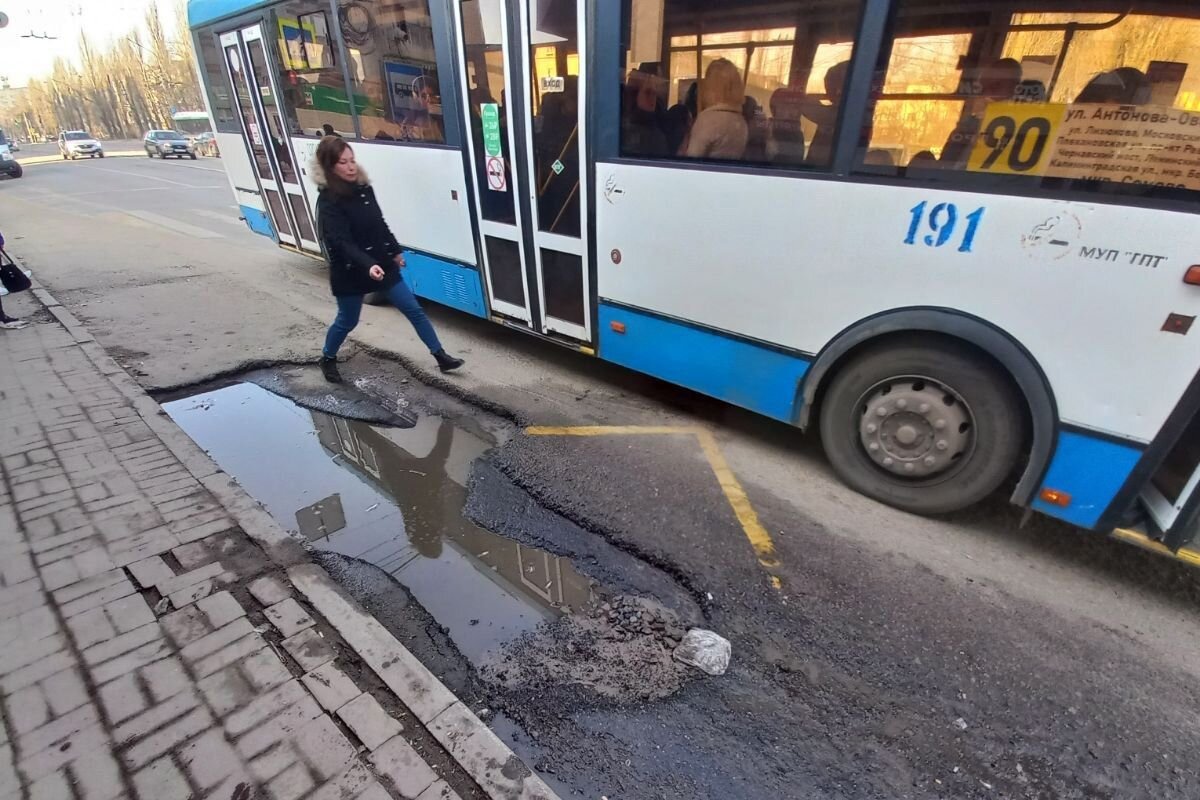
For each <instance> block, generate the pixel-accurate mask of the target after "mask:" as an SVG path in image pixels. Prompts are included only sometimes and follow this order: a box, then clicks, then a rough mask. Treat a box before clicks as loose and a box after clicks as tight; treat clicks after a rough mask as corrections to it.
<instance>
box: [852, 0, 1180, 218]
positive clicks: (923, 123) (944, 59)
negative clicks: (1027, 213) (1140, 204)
mask: <svg viewBox="0 0 1200 800" xmlns="http://www.w3.org/2000/svg"><path fill="white" fill-rule="evenodd" d="M1037 5H1038V4H1037V3H1036V2H1034V3H1028V4H1026V5H1024V6H1022V7H1021V11H1020V12H1016V13H1012V14H1011V15H1008V16H1000V15H996V14H992V15H982V14H981V15H979V16H978V17H976V18H975V24H974V25H967V26H965V27H964V24H963V22H964V20H965V19H969V18H966V17H963V16H962V15H961V14H958V12H957V11H946V10H944V9H942V8H941V7H939V6H938V5H937V4H935V3H933V2H932V0H899V3H898V8H897V10H896V14H895V15H894V17H893V21H892V29H891V31H890V35H889V37H888V40H887V42H886V43H885V47H884V48H883V51H882V53H881V56H880V63H879V73H880V76H881V79H880V81H879V83H880V86H879V91H878V93H877V95H876V96H875V98H874V104H873V109H872V110H871V113H870V114H869V116H868V120H869V121H868V123H867V129H866V130H865V131H864V132H863V137H862V141H863V144H862V146H861V147H860V150H859V154H858V165H857V168H856V169H857V170H858V171H860V172H865V173H871V174H897V173H899V174H901V175H904V176H906V177H909V178H914V179H921V180H934V181H939V182H955V183H960V184H970V185H981V184H982V185H994V184H995V183H996V182H997V181H1006V182H1007V181H1014V180H1016V181H1019V182H1023V183H1024V185H1027V186H1029V187H1030V188H1031V189H1043V190H1074V191H1097V192H1108V193H1133V194H1155V193H1160V192H1162V193H1165V194H1166V195H1168V196H1171V197H1179V198H1191V199H1195V198H1196V197H1197V195H1196V194H1195V192H1197V191H1200V126H1189V125H1186V124H1182V123H1181V120H1182V121H1183V123H1186V121H1187V120H1190V119H1192V118H1194V117H1195V115H1196V114H1197V112H1200V47H1198V46H1197V44H1196V43H1197V42H1200V9H1198V8H1197V7H1196V4H1195V3H1192V2H1188V1H1187V0H1173V2H1151V0H1134V2H1132V3H1130V4H1128V5H1129V6H1130V8H1129V13H1120V12H1114V11H1112V10H1111V8H1112V6H1111V4H1106V3H1104V2H1102V0H1072V2H1066V3H1064V2H1053V3H1050V2H1047V3H1046V7H1047V8H1048V9H1052V10H1047V11H1039V10H1038V7H1037ZM948 31H949V32H948ZM1068 34H1069V35H1068ZM1181 137H1182V138H1181ZM1176 144H1178V145H1179V146H1178V147H1175V145H1176ZM881 153H887V154H888V155H889V156H890V157H891V163H892V165H894V166H892V167H890V168H889V167H885V166H881V165H883V164H884V163H885V162H884V161H882V159H881V157H880V155H879V154H881Z"/></svg>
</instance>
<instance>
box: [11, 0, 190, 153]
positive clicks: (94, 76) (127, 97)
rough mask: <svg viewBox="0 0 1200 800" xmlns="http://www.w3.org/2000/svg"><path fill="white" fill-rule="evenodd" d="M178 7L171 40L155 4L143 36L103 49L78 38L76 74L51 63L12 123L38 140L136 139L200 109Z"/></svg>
mask: <svg viewBox="0 0 1200 800" xmlns="http://www.w3.org/2000/svg"><path fill="white" fill-rule="evenodd" d="M176 2H177V6H176V22H177V24H176V26H175V29H174V30H173V31H171V32H170V34H168V32H167V29H166V27H165V26H164V24H163V20H162V17H161V15H160V14H159V11H158V7H157V5H151V6H150V8H149V10H147V12H146V16H145V20H144V25H143V29H141V30H139V29H131V30H130V31H129V32H128V33H127V34H125V35H123V36H120V37H118V38H117V39H115V40H113V41H111V42H110V43H109V44H108V46H107V47H106V48H103V49H101V48H99V47H97V46H96V45H95V43H94V42H93V41H92V40H91V39H89V38H88V36H87V35H86V34H84V35H81V36H80V38H79V55H78V65H79V66H78V68H76V67H75V66H74V65H72V64H69V63H68V62H66V61H64V60H62V59H58V60H56V61H55V63H54V65H53V68H52V69H51V72H50V75H48V76H46V77H44V78H38V79H33V80H31V81H30V82H29V86H28V91H27V92H26V97H25V102H24V105H23V107H19V108H18V109H17V116H18V117H22V116H23V117H24V118H25V119H26V120H27V121H28V124H29V125H30V126H31V127H34V128H36V133H38V134H42V135H46V134H53V133H55V132H56V131H58V130H62V129H73V128H86V129H88V130H91V131H92V132H93V133H95V134H97V135H99V136H104V137H110V138H133V137H138V136H140V135H141V133H142V132H143V131H145V130H147V129H149V128H159V127H170V125H171V109H172V107H176V108H180V109H188V110H192V109H197V108H202V107H203V105H202V99H201V93H200V92H201V90H200V85H199V82H198V81H197V79H196V74H195V70H194V69H193V66H192V65H193V63H194V55H193V47H192V39H191V34H190V33H189V32H188V30H187V12H186V6H185V4H184V3H183V2H179V0H176Z"/></svg>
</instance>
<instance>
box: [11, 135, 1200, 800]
mask: <svg viewBox="0 0 1200 800" xmlns="http://www.w3.org/2000/svg"><path fill="white" fill-rule="evenodd" d="M0 225H3V231H4V234H5V236H6V237H7V238H8V239H9V241H10V242H11V246H12V248H13V249H14V250H15V251H16V252H17V253H18V254H20V255H22V256H24V257H25V258H26V259H27V262H28V263H29V265H30V266H31V267H33V269H34V270H35V271H36V272H37V274H38V277H39V278H40V279H41V280H42V281H43V282H44V283H46V284H47V285H48V286H49V287H50V288H51V290H52V291H54V293H55V294H56V295H57V296H58V298H59V299H60V301H62V302H63V303H64V304H65V305H67V306H68V307H69V308H71V309H72V310H73V311H74V312H75V313H76V314H77V315H78V316H79V317H80V318H81V319H83V320H84V322H85V323H86V324H88V325H89V327H90V328H91V329H92V331H93V332H94V333H95V334H96V335H97V337H98V338H99V339H100V341H101V343H102V344H104V345H105V346H106V347H107V348H109V349H110V350H111V351H112V352H114V354H115V355H116V356H117V357H118V358H119V359H120V360H121V361H122V363H123V364H125V365H126V366H127V367H128V368H129V369H131V370H132V371H133V372H134V374H135V375H137V376H138V377H139V379H140V380H141V381H142V383H143V385H145V386H146V387H147V388H148V389H152V390H159V391H161V390H167V389H173V388H175V389H177V388H180V387H188V386H193V385H197V384H200V383H202V382H204V381H207V380H210V379H212V378H214V377H217V376H222V375H228V374H235V373H237V372H238V371H241V370H244V369H246V368H247V367H249V366H253V365H271V364H277V363H280V362H286V363H311V362H312V360H313V358H314V356H315V355H316V351H317V348H318V346H319V341H320V338H321V336H322V334H323V330H324V326H325V324H326V321H327V319H328V318H329V317H330V315H331V311H332V308H331V307H332V303H331V302H330V299H329V298H328V294H327V290H326V288H325V285H324V276H323V267H322V265H320V264H318V263H316V262H312V261H309V260H306V259H303V258H299V257H295V256H292V255H289V254H287V253H284V252H281V251H279V250H277V249H276V248H275V247H274V246H273V245H272V244H271V243H270V242H269V241H267V240H265V239H262V238H260V237H257V236H254V235H253V234H250V233H248V232H246V231H245V230H244V228H242V227H241V224H240V223H238V222H237V220H236V210H235V208H234V205H233V199H232V193H231V191H230V190H229V188H228V185H227V183H226V181H225V179H224V176H223V174H222V173H221V172H220V171H219V162H208V161H203V160H202V161H200V162H195V163H193V162H161V161H158V160H154V161H151V160H149V159H120V160H106V161H104V162H100V161H98V160H97V161H90V162H89V161H84V162H77V163H52V164H43V165H36V166H33V167H31V168H30V169H29V170H28V171H27V172H26V176H25V177H24V178H22V179H21V180H19V181H6V182H3V183H0ZM402 225H403V223H402V221H401V222H400V223H399V224H398V225H397V226H396V227H398V228H399V229H400V231H401V238H403V235H402ZM6 306H7V304H6ZM431 316H432V317H433V318H434V320H435V323H436V324H437V325H438V328H439V331H440V333H441V334H442V338H443V340H444V341H445V342H446V344H447V346H448V348H450V349H451V350H453V351H455V352H460V353H463V354H464V355H466V357H467V358H468V367H467V370H466V372H465V373H464V374H463V375H462V376H461V377H457V378H455V379H454V380H453V381H452V382H442V383H439V384H438V385H439V386H441V387H443V388H445V389H446V390H447V391H449V392H451V393H454V394H464V393H465V394H469V395H470V396H471V397H474V398H481V399H482V400H485V401H486V402H487V404H488V405H489V407H490V408H491V409H492V410H493V411H496V412H500V413H501V415H502V416H505V417H509V418H515V419H518V420H521V421H523V422H528V423H537V424H543V425H574V424H590V425H697V424H699V425H703V426H706V427H709V428H710V429H711V430H713V431H714V433H715V435H716V436H717V439H718V442H719V445H720V448H721V450H722V452H723V453H724V455H725V457H726V458H727V459H728V461H729V463H730V465H731V467H732V469H733V471H734V472H735V473H736V474H737V475H738V476H739V478H740V479H741V481H742V483H743V484H744V485H745V487H746V491H747V493H748V495H749V498H750V500H751V502H752V503H753V505H754V506H755V508H756V509H757V511H758V514H759V515H760V517H761V519H762V521H763V524H764V527H765V528H766V530H767V531H768V532H769V534H770V535H771V536H772V537H773V538H774V540H775V544H776V546H777V548H778V551H779V556H780V561H781V566H780V568H779V571H778V574H779V577H780V578H781V580H782V588H781V589H780V590H778V591H777V590H775V589H773V588H772V587H771V586H770V584H769V583H768V581H767V580H766V575H765V573H764V572H763V570H762V569H761V567H760V566H759V565H758V563H757V561H756V559H755V557H754V554H753V552H752V550H751V549H750V547H749V544H748V542H747V541H746V538H745V535H744V533H743V531H742V529H741V526H740V524H739V522H738V520H737V519H736V518H735V517H734V515H733V514H732V512H731V510H730V507H729V504H728V502H727V501H726V499H725V497H724V496H723V495H722V494H721V492H720V491H719V489H718V487H717V485H716V482H715V479H714V478H713V474H712V471H711V468H710V466H709V464H708V463H707V462H706V460H705V458H704V456H703V453H702V452H701V451H700V449H699V448H698V446H697V445H696V443H695V442H694V441H691V440H689V439H688V438H687V437H649V436H632V437H630V436H624V437H598V438H561V437H525V436H521V435H514V436H513V437H512V438H511V439H510V440H509V441H508V442H507V443H506V444H503V445H501V446H500V447H498V448H497V449H496V450H494V451H493V452H492V453H491V454H490V455H489V456H488V457H487V458H486V459H485V460H484V461H483V462H481V463H480V464H478V465H477V466H476V471H475V478H474V481H473V483H472V491H471V493H470V496H469V497H468V500H467V509H468V513H469V515H470V516H471V517H472V518H473V519H475V520H477V521H479V522H480V523H482V524H483V525H484V527H487V528H489V529H491V530H493V531H496V532H499V533H503V534H505V535H507V536H510V537H513V538H516V539H517V540H518V541H522V542H525V543H528V544H534V545H538V546H541V547H544V548H546V549H548V550H551V551H553V552H555V553H558V554H562V555H567V556H571V557H573V558H574V559H575V562H576V564H577V566H578V567H579V568H580V569H581V570H582V571H584V572H587V573H589V574H591V575H593V577H596V578H598V579H600V580H602V582H603V583H604V584H605V585H607V586H609V587H613V588H615V589H616V590H622V589H631V590H632V589H635V588H637V587H642V588H643V590H644V587H645V581H644V579H643V578H644V575H645V573H646V572H647V570H650V571H652V573H653V574H654V575H655V576H658V577H657V578H656V580H659V581H660V583H662V584H664V585H663V586H662V590H661V592H662V594H663V595H671V596H672V597H675V596H679V595H683V596H687V597H690V598H692V600H693V601H694V602H695V604H696V608H697V610H698V611H697V613H698V614H700V616H701V618H702V619H703V623H704V624H705V625H707V626H709V627H711V628H712V629H714V630H716V631H718V632H720V633H722V634H724V635H725V636H727V637H728V638H730V639H731V640H732V642H733V647H734V667H733V668H732V670H731V671H730V673H729V674H727V675H726V676H724V677H722V678H718V679H704V680H693V681H690V682H688V683H687V684H686V685H685V686H683V687H682V688H680V689H679V690H678V691H677V692H676V693H675V694H673V695H671V696H670V697H668V698H666V699H660V700H655V701H652V702H651V701H638V702H627V703H626V702H615V701H612V700H611V699H608V700H604V699H600V698H596V697H591V696H588V695H587V694H586V693H584V694H582V695H581V694H580V693H579V692H577V691H574V690H573V689H572V687H570V686H564V685H563V684H562V683H561V682H556V681H555V680H553V678H552V677H546V678H545V679H544V680H536V681H531V682H530V683H529V685H527V686H525V687H518V688H516V689H512V690H510V691H504V692H501V691H498V690H496V689H495V688H494V687H490V686H488V685H486V684H485V683H482V682H480V681H479V680H478V678H477V676H473V675H472V672H471V670H469V669H467V668H465V667H464V666H463V664H462V663H461V659H459V658H457V657H456V655H455V654H454V653H453V652H452V648H447V646H446V645H445V643H444V642H438V643H436V644H433V645H430V646H429V647H426V648H424V649H423V650H422V652H423V653H425V654H426V655H427V657H428V658H429V660H430V663H431V665H432V666H433V667H434V668H435V671H438V672H439V673H440V674H443V675H447V676H448V680H450V682H451V683H452V685H453V686H454V688H456V690H458V691H460V692H463V693H464V694H465V695H467V696H469V697H471V698H472V699H473V700H476V701H478V702H479V703H487V704H490V706H491V707H492V708H500V709H502V710H503V711H505V712H506V714H507V715H508V717H509V718H512V719H514V720H516V724H517V726H518V730H516V731H515V732H512V731H510V732H509V734H510V735H512V736H515V737H516V738H518V739H520V740H522V742H523V747H525V748H527V751H531V752H533V754H534V755H535V758H536V760H537V761H538V762H539V766H541V767H548V768H549V769H552V770H553V771H554V778H555V779H556V780H557V781H559V783H560V785H562V786H565V787H567V788H573V789H577V790H579V791H580V792H581V793H582V794H583V795H584V796H590V797H595V796H598V795H599V794H607V795H608V796H609V797H622V798H657V797H668V796H669V797H696V798H708V797H712V798H745V800H752V799H754V800H757V798H764V797H786V798H810V797H814V798H815V797H845V798H876V797H878V798H897V797H921V798H926V797H929V798H933V797H1031V798H1033V797H1036V798H1052V797H1079V798H1134V797H1147V798H1150V797H1153V798H1194V797H1197V796H1200V768H1198V767H1197V765H1196V762H1195V758H1194V756H1195V753H1196V751H1197V745H1198V744H1200V725H1198V724H1197V721H1196V720H1197V719H1198V718H1200V713H1198V712H1200V697H1198V696H1197V692H1196V686H1197V685H1198V684H1197V680H1196V679H1197V677H1200V626H1198V625H1197V600H1198V598H1200V580H1197V574H1196V573H1195V572H1194V571H1190V570H1188V569H1186V568H1184V567H1182V566H1180V565H1178V564H1176V563H1174V562H1171V561H1168V560H1166V559H1162V558H1159V557H1156V556H1152V555H1149V554H1146V553H1143V552H1141V551H1138V550H1135V549H1133V548H1131V547H1129V546H1128V545H1123V544H1120V543H1117V542H1113V541H1109V540H1105V539H1103V538H1099V537H1095V536H1089V535H1086V534H1083V533H1080V532H1077V531H1074V530H1072V529H1069V528H1067V527H1066V526H1060V525H1057V524H1056V523H1053V522H1052V521H1049V520H1045V519H1034V520H1033V521H1032V522H1031V523H1030V524H1028V525H1026V526H1024V527H1022V526H1021V525H1020V524H1019V523H1020V517H1019V514H1018V513H1017V512H1016V511H1014V510H1013V509H1011V508H1010V507H1009V506H1008V505H1007V504H1006V503H1005V502H1004V501H1003V500H1002V499H996V500H993V501H990V502H987V503H985V504H983V505H982V506H980V507H978V508H976V509H973V510H971V511H969V512H965V513H963V514H959V515H955V516H953V517H951V518H944V519H937V520H930V519H921V518H916V517H912V516H910V515H906V514H902V513H899V512H896V511H893V510H891V509H887V508H883V507H881V506H879V505H877V504H875V503H872V502H870V501H868V500H865V499H863V498H861V497H859V496H857V495H855V494H853V493H852V492H850V491H849V490H847V489H845V488H844V487H842V486H840V485H839V484H838V483H837V482H836V481H835V480H834V479H833V478H832V477H831V475H830V473H829V470H828V468H827V466H826V465H825V462H824V460H823V456H822V455H821V452H820V448H819V444H818V443H817V442H816V441H815V440H814V439H812V438H811V437H810V438H805V437H802V436H800V435H799V434H798V433H796V432H795V431H792V430H791V429H789V428H787V427H785V426H782V425H778V424H775V423H772V422H769V421H766V420H762V419H760V418H758V417H755V416H754V415H751V414H746V413H743V412H740V411H737V410H734V409H730V408H728V407H725V406H722V405H720V404H718V403H714V402H711V401H708V400H706V399H704V398H701V397H698V396H696V395H693V394H691V393H688V392H686V391H682V390H678V389H675V388H672V387H669V386H666V385H664V384H661V383H659V382H657V381H653V380H650V379H646V378H643V377H640V376H636V375H633V374H632V373H629V372H626V371H624V370H620V369H617V368H612V367H609V366H607V365H604V364H602V363H598V362H596V361H594V360H589V359H586V358H584V357H582V356H579V355H576V354H573V353H568V352H565V351H562V350H560V349H558V348H555V347H553V346H550V345H546V344H543V343H541V342H537V341H534V340H531V339H529V338H528V337H522V336H520V335H519V334H515V333H512V332H509V331H505V330H503V329H500V328H498V327H496V326H493V325H490V324H488V323H483V322H479V321H475V320H470V319H466V318H464V317H462V316H461V315H458V314H455V313H453V312H449V311H445V310H441V309H432V310H431ZM358 336H359V339H360V341H361V343H362V344H365V345H368V346H370V347H371V348H375V349H376V350H377V351H378V352H380V353H383V354H384V355H386V356H389V357H394V358H396V359H399V360H400V363H401V364H403V365H405V366H406V367H409V368H410V370H409V371H412V370H415V371H416V374H417V375H418V376H423V375H424V374H425V373H424V372H423V371H424V370H427V369H428V368H429V366H430V364H429V363H427V362H428V356H427V354H422V353H421V352H420V346H419V343H416V342H415V339H414V337H412V336H411V333H410V331H409V329H408V328H407V327H406V325H405V323H404V322H403V320H401V319H399V318H398V317H397V316H396V315H395V312H394V311H391V310H390V309H368V313H367V314H366V315H365V317H364V323H363V325H362V326H361V327H360V329H359V331H358ZM347 371H349V372H351V373H354V372H356V371H359V372H362V373H363V374H366V373H371V374H373V375H375V376H376V377H378V378H379V380H381V381H382V383H383V385H384V386H391V388H392V390H394V391H395V392H397V393H402V392H408V391H410V389H409V388H406V386H405V385H402V384H401V383H400V382H399V381H400V380H402V379H403V377H406V376H407V375H408V372H406V371H405V370H402V369H401V368H400V367H397V366H396V365H395V364H389V363H388V362H386V361H383V362H380V361H376V360H368V359H367V358H366V356H365V354H360V355H358V356H356V357H355V358H354V359H353V360H352V361H351V363H350V364H349V365H348V367H347ZM389 382H390V383H389ZM438 394H439V392H437V391H431V392H429V397H427V398H426V401H427V402H429V403H432V404H434V405H436V404H437V402H438V401H437V395H438ZM447 403H451V401H449V400H447ZM456 413H459V414H469V413H470V412H463V411H461V410H459V411H458V412H456ZM476 413H477V414H478V415H479V416H481V417H482V416H487V415H486V414H483V412H476ZM667 582H669V583H670V585H669V586H666V585H665V584H666V583H667ZM381 592H382V590H379V591H376V592H375V595H376V596H378V595H380V594H381ZM377 599H378V597H377ZM397 605H403V603H400V604H397ZM376 608H377V609H378V611H379V613H380V614H382V615H384V616H386V615H387V614H388V613H389V612H388V608H389V605H388V602H386V600H385V599H380V600H379V603H378V604H377V606H376ZM397 613H399V612H397ZM422 623H424V620H422ZM418 649H420V648H418Z"/></svg>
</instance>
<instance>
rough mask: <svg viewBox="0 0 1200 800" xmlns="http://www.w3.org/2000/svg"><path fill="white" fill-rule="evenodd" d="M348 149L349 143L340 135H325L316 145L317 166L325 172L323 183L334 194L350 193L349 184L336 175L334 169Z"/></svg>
mask: <svg viewBox="0 0 1200 800" xmlns="http://www.w3.org/2000/svg"><path fill="white" fill-rule="evenodd" d="M349 149H350V145H349V144H348V143H347V142H346V140H345V139H343V138H342V137H340V136H325V137H323V138H322V139H321V142H320V144H318V145H317V166H319V167H320V168H321V172H323V173H325V185H326V186H328V187H329V189H330V191H332V192H333V193H334V194H340V195H347V194H350V190H351V186H350V184H349V183H347V182H346V181H345V180H343V179H342V178H340V177H338V174H337V172H336V171H335V168H336V167H337V163H338V162H339V161H341V160H342V155H343V154H344V153H345V152H346V151H347V150H349Z"/></svg>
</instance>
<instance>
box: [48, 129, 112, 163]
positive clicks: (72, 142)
mask: <svg viewBox="0 0 1200 800" xmlns="http://www.w3.org/2000/svg"><path fill="white" fill-rule="evenodd" d="M58 152H59V153H61V154H62V157H63V158H64V159H68V158H69V159H71V160H72V161H74V160H75V159H77V158H80V157H82V156H87V157H88V158H95V157H96V156H100V158H104V148H103V147H102V146H101V145H100V142H98V141H96V137H94V136H92V135H91V134H90V133H88V132H87V131H62V132H60V133H59V134H58Z"/></svg>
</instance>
